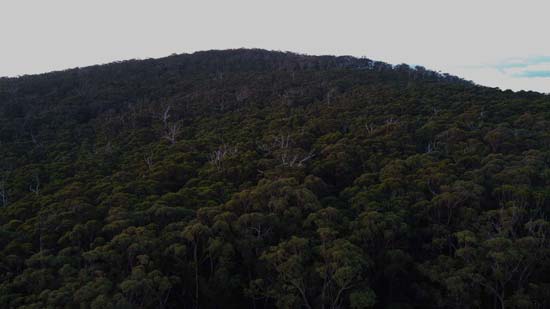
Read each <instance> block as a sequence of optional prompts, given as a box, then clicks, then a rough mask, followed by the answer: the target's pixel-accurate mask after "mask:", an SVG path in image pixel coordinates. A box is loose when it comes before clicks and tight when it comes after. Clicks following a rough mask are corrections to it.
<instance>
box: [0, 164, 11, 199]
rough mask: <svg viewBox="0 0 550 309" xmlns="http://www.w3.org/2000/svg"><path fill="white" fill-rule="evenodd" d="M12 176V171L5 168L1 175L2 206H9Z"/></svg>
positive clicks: (0, 192) (0, 197)
mask: <svg viewBox="0 0 550 309" xmlns="http://www.w3.org/2000/svg"><path fill="white" fill-rule="evenodd" d="M9 176H10V171H8V170H4V171H2V174H1V175H0V202H2V206H3V207H6V206H8V179H9Z"/></svg>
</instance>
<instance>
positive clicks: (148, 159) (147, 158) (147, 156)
mask: <svg viewBox="0 0 550 309" xmlns="http://www.w3.org/2000/svg"><path fill="white" fill-rule="evenodd" d="M143 161H145V164H147V167H148V168H149V170H151V169H153V164H154V162H153V152H152V151H150V152H148V153H146V154H144V155H143Z"/></svg>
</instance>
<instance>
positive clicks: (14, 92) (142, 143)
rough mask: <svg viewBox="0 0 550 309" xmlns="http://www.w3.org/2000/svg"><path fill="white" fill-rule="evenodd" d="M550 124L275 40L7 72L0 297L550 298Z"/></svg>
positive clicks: (158, 300) (277, 303)
mask: <svg viewBox="0 0 550 309" xmlns="http://www.w3.org/2000/svg"><path fill="white" fill-rule="evenodd" d="M549 117H550V98H549V97H548V96H545V95H541V94H537V93H532V92H518V93H513V92H510V91H506V92H503V91H500V90H498V89H491V88H485V87H480V86H477V85H474V84H472V83H469V82H466V81H464V80H461V79H459V78H457V77H453V76H450V75H445V74H439V73H435V72H431V71H428V70H426V69H424V68H421V67H416V68H411V67H409V66H407V65H399V66H395V67H393V66H391V65H388V64H385V63H382V62H375V61H371V60H369V59H356V58H352V57H330V56H323V57H312V56H304V55H297V54H291V53H281V52H268V51H262V50H227V51H209V52H199V53H195V54H192V55H186V54H185V55H174V56H170V57H167V58H163V59H157V60H141V61H137V60H132V61H125V62H121V63H113V64H109V65H103V66H94V67H88V68H80V69H74V70H68V71H64V72H54V73H49V74H43V75H37V76H23V77H20V78H17V79H0V307H2V308H19V307H20V308H105V309H106V308H221V307H223V308H274V307H279V308H304V307H305V308H334V309H335V308H495V307H500V308H547V307H550V295H549V293H548V291H549V290H550V281H549V278H550V260H549V257H550V252H549V248H550V243H549V240H550V223H549V222H548V220H547V218H548V214H549V211H550V190H548V186H549V185H550V167H549V166H550V138H549V137H550V134H549V133H548V132H549V130H550V122H549V121H548V120H547V119H550V118H549Z"/></svg>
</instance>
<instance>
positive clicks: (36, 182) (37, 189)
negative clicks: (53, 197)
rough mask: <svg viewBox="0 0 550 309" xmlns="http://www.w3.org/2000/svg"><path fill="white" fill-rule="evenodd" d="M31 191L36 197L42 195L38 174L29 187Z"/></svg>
mask: <svg viewBox="0 0 550 309" xmlns="http://www.w3.org/2000/svg"><path fill="white" fill-rule="evenodd" d="M29 191H31V192H32V193H34V194H36V195H39V194H40V177H38V174H34V179H33V182H32V183H31V184H30V185H29Z"/></svg>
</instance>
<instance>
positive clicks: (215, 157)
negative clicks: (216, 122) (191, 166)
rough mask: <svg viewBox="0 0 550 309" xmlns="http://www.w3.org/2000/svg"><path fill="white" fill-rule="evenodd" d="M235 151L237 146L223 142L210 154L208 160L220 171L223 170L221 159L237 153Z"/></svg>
mask: <svg viewBox="0 0 550 309" xmlns="http://www.w3.org/2000/svg"><path fill="white" fill-rule="evenodd" d="M237 152H238V149H237V147H229V146H227V145H226V144H223V145H221V146H220V147H219V148H218V149H217V150H215V151H213V152H212V153H211V154H210V156H209V162H210V164H212V165H214V166H215V167H216V169H217V170H218V171H221V170H223V161H224V160H225V159H226V158H228V157H231V156H233V155H235V154H237Z"/></svg>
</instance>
